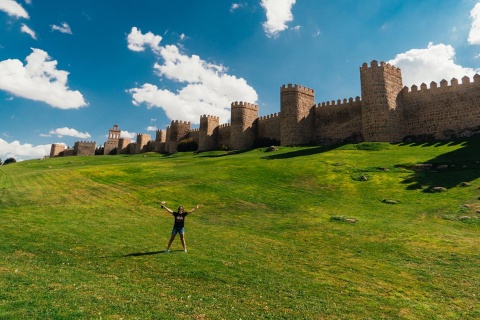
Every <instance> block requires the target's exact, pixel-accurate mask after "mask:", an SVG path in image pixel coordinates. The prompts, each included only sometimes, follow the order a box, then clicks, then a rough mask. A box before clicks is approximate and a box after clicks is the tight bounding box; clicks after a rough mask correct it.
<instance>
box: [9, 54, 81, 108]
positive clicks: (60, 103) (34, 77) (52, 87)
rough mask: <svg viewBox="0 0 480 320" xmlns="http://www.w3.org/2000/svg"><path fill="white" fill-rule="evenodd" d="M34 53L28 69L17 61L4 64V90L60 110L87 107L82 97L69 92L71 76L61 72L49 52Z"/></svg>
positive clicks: (27, 59) (79, 94) (27, 60)
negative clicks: (68, 79)
mask: <svg viewBox="0 0 480 320" xmlns="http://www.w3.org/2000/svg"><path fill="white" fill-rule="evenodd" d="M32 50H33V52H32V53H31V54H30V55H29V56H28V57H27V58H26V62H27V63H26V64H25V65H23V63H22V62H21V61H20V60H17V59H8V60H4V61H0V90H4V91H7V92H9V93H11V94H13V95H15V96H18V97H22V98H26V99H31V100H35V101H42V102H45V103H47V104H49V105H51V106H52V107H55V108H60V109H78V108H80V107H84V106H86V105H87V103H86V102H85V100H84V98H83V96H82V94H81V93H80V92H79V91H72V90H70V89H69V88H68V86H67V77H68V72H66V71H62V70H57V61H55V60H51V58H50V57H49V56H48V53H47V52H45V51H43V50H40V49H32Z"/></svg>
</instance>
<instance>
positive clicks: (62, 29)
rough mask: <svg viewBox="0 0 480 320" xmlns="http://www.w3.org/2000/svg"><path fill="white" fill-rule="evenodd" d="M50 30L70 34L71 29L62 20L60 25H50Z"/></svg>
mask: <svg viewBox="0 0 480 320" xmlns="http://www.w3.org/2000/svg"><path fill="white" fill-rule="evenodd" d="M52 31H60V32H61V33H67V34H72V29H71V28H70V26H69V25H68V23H66V22H62V24H61V25H60V26H57V25H55V24H54V25H52Z"/></svg>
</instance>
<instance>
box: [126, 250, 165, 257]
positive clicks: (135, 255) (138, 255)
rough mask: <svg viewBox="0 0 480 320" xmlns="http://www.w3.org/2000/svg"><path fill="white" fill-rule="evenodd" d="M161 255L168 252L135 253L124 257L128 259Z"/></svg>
mask: <svg viewBox="0 0 480 320" xmlns="http://www.w3.org/2000/svg"><path fill="white" fill-rule="evenodd" d="M159 253H166V252H165V250H162V251H153V252H135V253H129V254H126V255H124V256H123V257H124V258H128V257H141V256H151V255H154V254H159Z"/></svg>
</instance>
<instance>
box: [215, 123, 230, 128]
mask: <svg viewBox="0 0 480 320" xmlns="http://www.w3.org/2000/svg"><path fill="white" fill-rule="evenodd" d="M231 126H232V124H231V123H229V122H227V123H222V124H221V125H219V126H218V127H219V128H228V127H231Z"/></svg>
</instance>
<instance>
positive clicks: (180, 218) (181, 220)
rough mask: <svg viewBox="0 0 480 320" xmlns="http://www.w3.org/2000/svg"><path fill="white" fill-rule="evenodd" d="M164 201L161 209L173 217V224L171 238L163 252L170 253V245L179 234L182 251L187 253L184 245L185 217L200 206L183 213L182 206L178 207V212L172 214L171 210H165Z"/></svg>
mask: <svg viewBox="0 0 480 320" xmlns="http://www.w3.org/2000/svg"><path fill="white" fill-rule="evenodd" d="M165 203H166V202H165V201H162V209H165V210H166V211H168V212H169V213H170V214H171V215H173V216H174V217H175V223H174V225H173V229H172V236H171V237H170V241H169V242H168V245H167V249H166V250H165V252H170V247H171V245H172V242H173V240H174V239H175V236H176V235H177V233H178V234H180V240H181V241H182V246H183V251H184V252H187V245H186V243H185V217H186V216H187V215H189V214H190V213H192V212H194V211H195V210H196V209H198V208H200V205H196V206H195V208H193V209H192V210H189V211H185V210H184V209H183V207H182V206H180V207H178V211H177V212H174V211H173V210H172V209H170V208H167V207H166V206H165Z"/></svg>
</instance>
